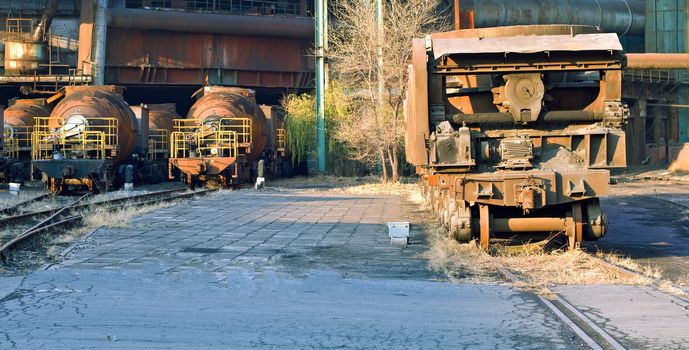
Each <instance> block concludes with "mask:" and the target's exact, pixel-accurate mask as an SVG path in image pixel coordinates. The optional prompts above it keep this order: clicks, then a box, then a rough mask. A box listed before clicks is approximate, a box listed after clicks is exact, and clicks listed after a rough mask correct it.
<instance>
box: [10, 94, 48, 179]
mask: <svg viewBox="0 0 689 350" xmlns="http://www.w3.org/2000/svg"><path fill="white" fill-rule="evenodd" d="M3 114H4V118H3V119H4V121H3V135H4V137H3V148H2V155H1V158H2V166H0V179H2V180H4V181H9V182H18V183H21V182H24V181H27V180H32V179H33V178H34V177H35V176H34V175H35V174H34V172H33V169H32V167H31V133H32V131H33V125H34V118H36V117H46V116H48V115H50V106H49V105H48V103H47V102H46V100H45V99H42V98H37V99H16V98H15V99H12V100H10V101H9V107H7V109H5V111H4V113H3Z"/></svg>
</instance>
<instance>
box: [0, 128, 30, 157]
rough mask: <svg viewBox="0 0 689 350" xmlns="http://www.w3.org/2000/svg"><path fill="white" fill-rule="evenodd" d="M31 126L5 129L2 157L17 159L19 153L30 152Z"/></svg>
mask: <svg viewBox="0 0 689 350" xmlns="http://www.w3.org/2000/svg"><path fill="white" fill-rule="evenodd" d="M32 132H33V127H32V126H11V127H6V128H5V132H4V134H5V137H4V138H3V140H4V147H3V150H2V155H3V156H4V157H8V158H13V159H18V158H19V157H20V153H21V152H26V151H30V150H31V133H32Z"/></svg>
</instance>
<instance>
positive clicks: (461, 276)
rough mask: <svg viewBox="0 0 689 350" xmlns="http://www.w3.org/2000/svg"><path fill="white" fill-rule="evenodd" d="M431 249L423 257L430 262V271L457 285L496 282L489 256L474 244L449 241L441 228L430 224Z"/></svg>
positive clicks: (495, 273)
mask: <svg viewBox="0 0 689 350" xmlns="http://www.w3.org/2000/svg"><path fill="white" fill-rule="evenodd" d="M426 232H427V233H428V238H429V243H430V248H429V249H428V250H427V251H426V252H425V253H424V254H422V257H423V258H425V259H427V260H428V268H429V269H430V270H431V271H435V272H439V273H442V274H443V275H445V276H446V277H447V278H448V279H450V280H451V281H454V282H459V281H462V282H469V283H491V282H495V281H497V278H496V277H497V269H495V266H494V264H493V261H492V258H491V256H490V255H488V254H485V253H484V252H483V251H482V250H481V249H480V248H479V247H478V246H477V244H476V243H475V242H470V243H466V244H461V243H459V242H457V241H456V240H454V239H450V238H449V237H448V235H447V233H446V232H445V229H444V228H443V227H442V226H441V225H439V224H429V225H428V227H427V230H426Z"/></svg>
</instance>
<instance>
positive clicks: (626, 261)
mask: <svg viewBox="0 0 689 350" xmlns="http://www.w3.org/2000/svg"><path fill="white" fill-rule="evenodd" d="M596 257H597V258H599V259H602V260H605V261H607V262H609V263H611V264H613V265H617V266H620V267H623V268H625V269H627V270H630V271H634V272H637V273H640V274H642V275H644V276H648V277H650V278H654V279H660V278H662V277H663V275H662V272H661V270H660V268H658V267H656V266H651V265H641V264H639V263H637V262H636V261H634V260H632V259H630V258H628V257H625V256H621V255H619V254H612V253H605V252H601V251H598V252H596Z"/></svg>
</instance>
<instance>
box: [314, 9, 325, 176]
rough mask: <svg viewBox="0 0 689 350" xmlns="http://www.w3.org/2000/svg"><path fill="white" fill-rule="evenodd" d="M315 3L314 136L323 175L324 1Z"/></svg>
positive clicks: (320, 171)
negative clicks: (315, 135) (315, 136)
mask: <svg viewBox="0 0 689 350" xmlns="http://www.w3.org/2000/svg"><path fill="white" fill-rule="evenodd" d="M315 2H316V4H315V5H316V6H315V7H316V134H317V143H318V172H319V173H321V174H322V173H325V170H326V169H325V168H326V167H325V164H326V156H325V152H326V149H325V52H324V50H323V46H324V43H325V40H326V39H327V38H325V16H327V8H326V6H325V0H315Z"/></svg>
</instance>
